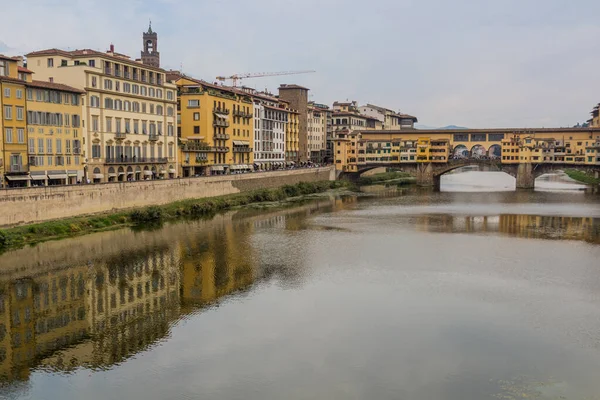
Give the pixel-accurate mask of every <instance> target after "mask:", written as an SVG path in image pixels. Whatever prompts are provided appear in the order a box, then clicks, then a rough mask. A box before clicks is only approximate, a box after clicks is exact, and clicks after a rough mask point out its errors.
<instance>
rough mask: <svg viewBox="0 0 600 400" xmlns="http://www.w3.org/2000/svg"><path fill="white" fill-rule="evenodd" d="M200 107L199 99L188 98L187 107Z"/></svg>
mask: <svg viewBox="0 0 600 400" xmlns="http://www.w3.org/2000/svg"><path fill="white" fill-rule="evenodd" d="M193 107H200V100H188V108H193Z"/></svg>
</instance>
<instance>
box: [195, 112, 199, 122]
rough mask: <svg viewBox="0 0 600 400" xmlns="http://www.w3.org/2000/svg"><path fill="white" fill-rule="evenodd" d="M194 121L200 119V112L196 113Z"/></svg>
mask: <svg viewBox="0 0 600 400" xmlns="http://www.w3.org/2000/svg"><path fill="white" fill-rule="evenodd" d="M194 121H200V113H197V112H195V113H194Z"/></svg>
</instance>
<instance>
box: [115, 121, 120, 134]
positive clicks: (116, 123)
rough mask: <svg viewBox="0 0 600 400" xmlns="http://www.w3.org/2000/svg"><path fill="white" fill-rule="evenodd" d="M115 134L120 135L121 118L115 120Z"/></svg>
mask: <svg viewBox="0 0 600 400" xmlns="http://www.w3.org/2000/svg"><path fill="white" fill-rule="evenodd" d="M115 132H117V133H121V118H115Z"/></svg>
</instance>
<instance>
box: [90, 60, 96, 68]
mask: <svg viewBox="0 0 600 400" xmlns="http://www.w3.org/2000/svg"><path fill="white" fill-rule="evenodd" d="M88 65H89V66H90V67H95V66H96V60H88Z"/></svg>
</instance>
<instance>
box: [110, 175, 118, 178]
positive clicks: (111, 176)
mask: <svg viewBox="0 0 600 400" xmlns="http://www.w3.org/2000/svg"><path fill="white" fill-rule="evenodd" d="M116 176H117V174H108V177H109V178H116Z"/></svg>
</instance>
